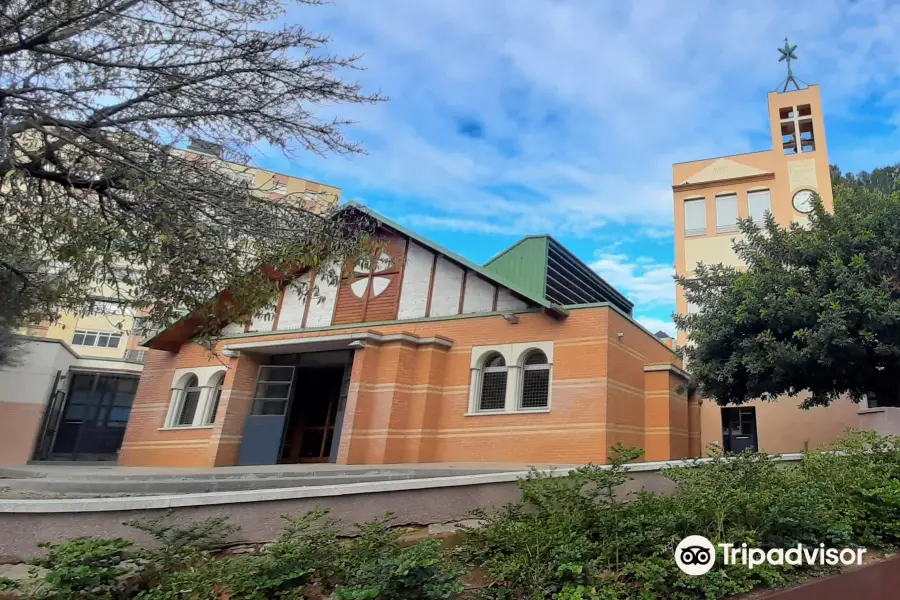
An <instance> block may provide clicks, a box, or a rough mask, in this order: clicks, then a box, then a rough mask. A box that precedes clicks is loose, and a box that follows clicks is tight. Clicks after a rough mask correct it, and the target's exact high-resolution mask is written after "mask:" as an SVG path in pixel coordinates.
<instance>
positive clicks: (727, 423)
mask: <svg viewBox="0 0 900 600" xmlns="http://www.w3.org/2000/svg"><path fill="white" fill-rule="evenodd" d="M722 446H723V448H724V450H725V452H734V453H735V454H738V453H740V452H743V451H744V450H746V449H748V448H750V449H751V450H752V451H753V452H757V451H759V440H758V438H757V434H756V408H755V407H753V406H748V407H737V408H723V409H722Z"/></svg>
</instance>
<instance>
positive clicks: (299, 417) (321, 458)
mask: <svg viewBox="0 0 900 600" xmlns="http://www.w3.org/2000/svg"><path fill="white" fill-rule="evenodd" d="M295 377H296V385H295V388H294V397H293V399H292V400H291V408H290V412H289V414H288V419H287V423H286V425H285V430H284V442H283V443H282V445H281V458H280V459H279V461H278V462H281V463H301V462H328V459H329V457H330V456H331V445H332V443H333V441H334V428H335V422H336V420H337V412H338V403H339V401H340V397H341V383H342V381H343V379H344V367H300V368H298V369H297V374H296V376H295Z"/></svg>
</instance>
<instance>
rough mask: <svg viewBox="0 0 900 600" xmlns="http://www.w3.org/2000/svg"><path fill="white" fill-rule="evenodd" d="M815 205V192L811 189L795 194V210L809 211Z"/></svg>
mask: <svg viewBox="0 0 900 600" xmlns="http://www.w3.org/2000/svg"><path fill="white" fill-rule="evenodd" d="M812 207H813V193H812V191H811V190H800V191H799V192H797V193H796V194H794V210H796V211H797V212H802V213H808V212H810V211H811V210H812Z"/></svg>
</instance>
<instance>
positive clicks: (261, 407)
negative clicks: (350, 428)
mask: <svg viewBox="0 0 900 600" xmlns="http://www.w3.org/2000/svg"><path fill="white" fill-rule="evenodd" d="M352 365H353V351H352V350H339V351H323V352H306V353H303V354H278V355H274V356H272V358H271V359H270V361H269V364H267V365H263V366H260V368H259V374H258V377H257V382H256V391H255V394H254V399H253V405H252V407H251V410H250V415H248V417H247V419H246V421H245V423H244V436H243V440H242V441H241V450H240V455H239V457H238V464H241V465H271V464H275V463H282V464H289V463H315V462H335V461H336V460H337V451H338V447H339V443H340V435H341V426H342V424H343V418H344V407H345V404H346V402H347V392H348V389H349V387H350V373H351V370H352Z"/></svg>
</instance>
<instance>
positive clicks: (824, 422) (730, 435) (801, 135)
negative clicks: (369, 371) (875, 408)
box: [672, 85, 860, 453]
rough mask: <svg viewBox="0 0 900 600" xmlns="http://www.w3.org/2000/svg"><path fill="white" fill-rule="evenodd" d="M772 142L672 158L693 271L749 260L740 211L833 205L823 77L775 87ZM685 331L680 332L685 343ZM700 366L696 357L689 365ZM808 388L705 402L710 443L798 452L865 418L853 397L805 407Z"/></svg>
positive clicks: (683, 245)
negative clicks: (769, 398) (727, 403)
mask: <svg viewBox="0 0 900 600" xmlns="http://www.w3.org/2000/svg"><path fill="white" fill-rule="evenodd" d="M768 115H769V125H770V130H771V137H772V149H771V150H763V151H760V152H752V153H748V154H737V155H731V156H723V157H718V158H708V159H703V160H695V161H689V162H683V163H677V164H675V165H673V166H672V190H673V193H674V200H675V202H674V204H675V270H676V272H677V273H678V274H679V275H686V276H687V277H690V276H691V274H692V273H693V272H694V270H695V269H696V265H697V264H698V263H701V262H702V263H705V264H716V263H723V264H726V265H731V266H735V267H738V268H740V267H741V266H742V263H741V260H740V259H739V258H738V257H737V256H736V255H735V253H734V252H733V250H732V245H733V243H734V241H735V240H736V238H739V237H740V235H741V234H740V233H739V232H738V230H737V229H738V228H737V224H736V221H737V218H738V217H740V218H744V219H746V218H752V219H753V220H755V221H762V220H763V219H764V215H765V213H766V212H767V211H769V212H771V214H772V216H773V217H774V218H775V220H776V221H777V222H778V224H779V225H781V226H783V227H787V226H789V225H790V223H791V222H797V223H801V224H802V223H804V222H806V221H807V220H808V218H809V217H808V214H809V212H810V209H811V200H812V195H813V194H814V193H815V194H818V195H819V196H820V197H821V198H822V201H823V202H824V204H825V207H826V209H828V210H830V209H831V208H832V207H833V202H834V198H833V196H832V189H831V175H830V171H829V164H828V145H827V143H826V138H825V121H824V118H823V110H822V99H821V95H820V91H819V87H818V86H817V85H811V86H809V87H807V88H805V89H801V90H794V91H788V92H783V93H779V92H771V93H769V94H768ZM676 295H677V296H676V309H677V311H678V313H679V314H690V313H691V312H693V310H695V307H693V306H691V305H689V303H688V302H687V300H686V298H685V296H684V291H683V290H682V289H681V288H680V287H679V288H677V291H676ZM686 341H687V337H686V334H685V332H683V331H682V332H679V333H678V343H679V345H683V344H685V343H686ZM686 366H687V368H688V369H690V364H688V365H686ZM801 401H802V398H787V397H784V398H781V399H780V400H779V401H777V402H752V403H749V404H746V405H742V406H741V407H720V406H718V405H716V403H715V402H712V401H709V400H705V401H702V403H701V405H702V408H701V428H700V429H701V432H702V440H701V441H702V444H703V446H704V447H705V446H707V445H709V444H720V445H722V446H724V447H725V448H726V449H732V450H738V451H739V450H741V449H743V448H744V447H747V446H750V447H757V448H759V449H760V450H764V451H768V452H781V453H783V452H796V451H799V450H802V449H803V447H804V445H805V444H810V445H812V446H816V445H819V444H823V443H827V442H830V441H832V440H834V439H835V438H837V437H838V436H840V434H841V433H842V432H843V431H844V430H845V429H846V428H847V427H858V426H859V424H860V420H859V415H858V414H857V413H858V409H859V407H858V406H857V405H855V404H853V403H852V402H849V401H847V400H841V401H838V402H835V403H834V404H833V405H831V406H830V407H828V408H814V409H811V410H801V409H799V408H798V407H797V406H798V404H799V403H800V402H801Z"/></svg>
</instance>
